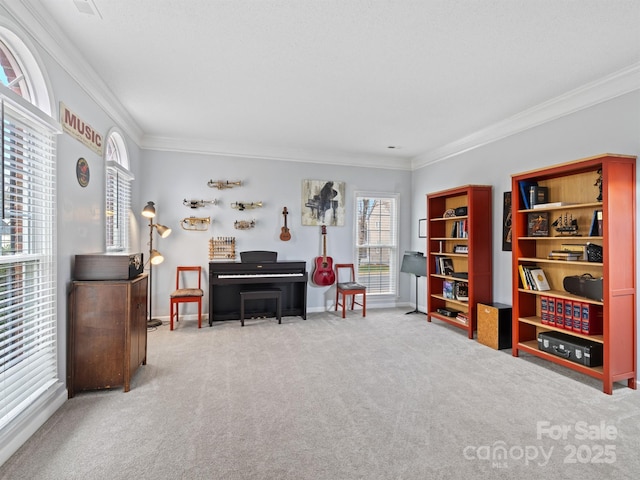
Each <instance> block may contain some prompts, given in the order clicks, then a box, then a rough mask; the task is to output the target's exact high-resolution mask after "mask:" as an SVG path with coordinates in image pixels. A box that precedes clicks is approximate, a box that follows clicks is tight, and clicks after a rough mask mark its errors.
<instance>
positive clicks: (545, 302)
mask: <svg viewBox="0 0 640 480" xmlns="http://www.w3.org/2000/svg"><path fill="white" fill-rule="evenodd" d="M540 320H541V321H542V323H544V324H545V325H548V324H549V297H546V296H544V295H541V296H540Z"/></svg>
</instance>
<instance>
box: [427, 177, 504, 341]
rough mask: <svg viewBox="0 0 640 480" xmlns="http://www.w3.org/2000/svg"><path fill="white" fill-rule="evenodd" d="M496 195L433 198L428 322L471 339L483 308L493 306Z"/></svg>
mask: <svg viewBox="0 0 640 480" xmlns="http://www.w3.org/2000/svg"><path fill="white" fill-rule="evenodd" d="M491 190H492V188H491V186H488V185H466V186H463V187H458V188H453V189H450V190H445V191H442V192H436V193H430V194H428V195H427V217H428V225H427V227H428V232H427V252H428V258H427V278H428V281H427V303H428V314H427V320H428V321H431V320H432V319H434V318H435V319H438V320H442V321H444V322H447V323H450V324H451V325H454V326H456V327H459V328H462V329H463V330H466V332H467V335H468V337H469V338H473V336H474V331H475V329H476V305H477V303H478V302H484V303H487V302H489V303H490V302H491V301H492V295H493V290H492V273H491V267H492V241H491V236H492V227H491V218H492V214H491V211H492V208H491V204H492V202H491V197H492V192H491ZM443 264H444V265H445V268H442V265H443ZM446 265H448V266H451V267H452V268H453V271H451V270H450V269H449V268H448V267H446ZM465 274H466V275H465ZM465 284H466V287H467V288H466V291H465V289H464V286H465ZM456 287H457V288H456ZM465 293H466V295H464V294H465ZM447 311H448V312H453V315H452V316H447V315H446V314H443V313H446V312H447ZM458 312H460V314H458Z"/></svg>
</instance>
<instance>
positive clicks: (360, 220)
mask: <svg viewBox="0 0 640 480" xmlns="http://www.w3.org/2000/svg"><path fill="white" fill-rule="evenodd" d="M355 206H356V212H355V216H356V228H357V231H356V245H355V247H356V259H357V263H356V276H357V279H358V282H359V283H361V284H363V285H366V286H367V295H375V294H380V295H395V294H396V292H397V277H398V275H397V271H398V228H397V224H398V222H397V211H396V209H397V196H395V195H389V196H386V195H385V196H382V195H367V194H364V193H356V202H355Z"/></svg>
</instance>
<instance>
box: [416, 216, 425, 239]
mask: <svg viewBox="0 0 640 480" xmlns="http://www.w3.org/2000/svg"><path fill="white" fill-rule="evenodd" d="M418 238H427V219H426V218H421V219H420V220H418Z"/></svg>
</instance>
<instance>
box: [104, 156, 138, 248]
mask: <svg viewBox="0 0 640 480" xmlns="http://www.w3.org/2000/svg"><path fill="white" fill-rule="evenodd" d="M131 180H132V176H131V175H130V174H129V173H128V172H126V171H124V170H123V169H122V167H120V165H118V164H117V163H115V162H107V175H106V182H107V184H106V189H105V192H106V197H105V212H106V216H105V221H106V236H107V250H108V251H126V250H128V248H129V210H130V209H131Z"/></svg>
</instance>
